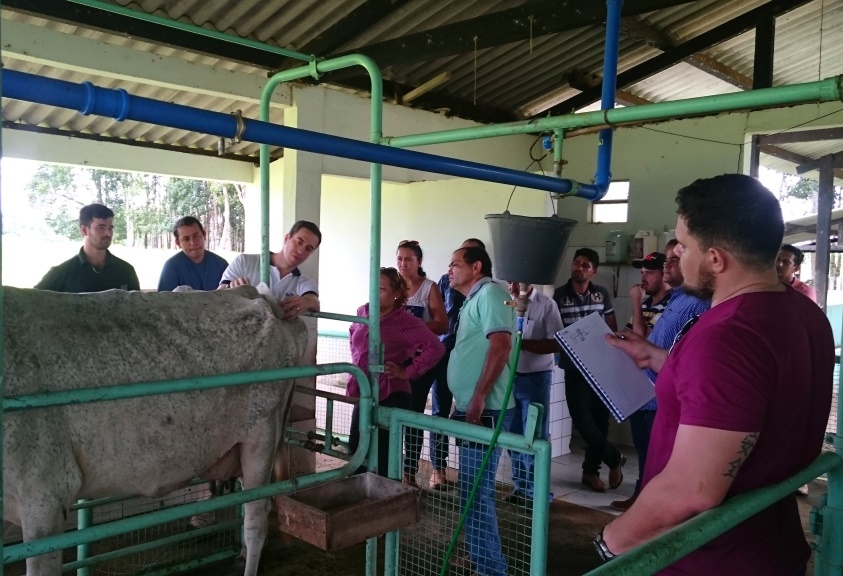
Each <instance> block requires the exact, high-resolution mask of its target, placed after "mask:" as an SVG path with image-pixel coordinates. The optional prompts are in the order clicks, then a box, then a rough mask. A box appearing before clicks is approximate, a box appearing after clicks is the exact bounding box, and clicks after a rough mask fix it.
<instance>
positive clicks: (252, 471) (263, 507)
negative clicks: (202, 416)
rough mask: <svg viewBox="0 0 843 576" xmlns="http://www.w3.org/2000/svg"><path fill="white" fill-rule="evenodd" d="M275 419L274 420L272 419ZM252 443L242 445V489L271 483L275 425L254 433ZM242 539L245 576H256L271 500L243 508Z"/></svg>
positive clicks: (250, 503)
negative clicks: (244, 552) (244, 551)
mask: <svg viewBox="0 0 843 576" xmlns="http://www.w3.org/2000/svg"><path fill="white" fill-rule="evenodd" d="M270 420H272V419H270ZM252 438H253V440H252V441H249V442H245V443H243V444H241V445H240V465H241V467H242V470H243V489H244V490H248V489H250V488H256V487H258V486H264V485H265V484H267V483H268V482H269V475H270V472H271V470H272V456H273V454H274V453H275V442H274V439H275V422H274V421H271V422H267V426H266V427H265V428H264V429H263V430H256V431H255V433H254V434H252ZM243 507H244V509H245V518H244V519H243V540H244V544H245V546H246V570H245V572H244V575H245V576H256V575H257V572H258V562H259V561H260V556H261V550H263V544H264V542H265V541H266V534H267V531H268V528H269V520H268V518H267V514H268V513H269V500H268V499H266V498H263V499H261V500H254V501H252V502H247V503H246V504H244V505H243Z"/></svg>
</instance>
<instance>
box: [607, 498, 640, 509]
mask: <svg viewBox="0 0 843 576" xmlns="http://www.w3.org/2000/svg"><path fill="white" fill-rule="evenodd" d="M636 498H638V496H632V497H631V498H627V499H626V500H615V501H614V502H612V503H611V504H609V506H611V507H612V508H614V509H615V510H620V511H621V512H626V511H627V510H629V508H630V507H631V506H632V504H633V502H635V499H636Z"/></svg>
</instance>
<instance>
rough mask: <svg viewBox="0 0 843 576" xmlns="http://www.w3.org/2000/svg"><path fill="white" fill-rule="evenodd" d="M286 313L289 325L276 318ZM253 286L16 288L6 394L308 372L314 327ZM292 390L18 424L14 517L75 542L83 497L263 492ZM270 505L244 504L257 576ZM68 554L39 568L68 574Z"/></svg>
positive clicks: (28, 533) (212, 393) (12, 457)
mask: <svg viewBox="0 0 843 576" xmlns="http://www.w3.org/2000/svg"><path fill="white" fill-rule="evenodd" d="M276 314H277V315H276ZM280 316H281V313H280V310H278V309H277V308H276V307H275V306H274V304H272V305H271V304H269V303H268V302H267V301H266V300H265V299H264V298H263V297H261V296H259V295H258V293H257V291H256V290H255V289H254V288H252V287H250V286H244V287H241V288H236V289H231V290H220V291H216V292H191V293H173V292H167V293H142V292H124V291H120V290H111V291H108V292H102V293H98V294H61V293H54V292H46V291H40V290H23V289H16V288H6V289H5V314H4V322H5V346H6V349H5V368H4V378H5V385H6V395H7V396H15V395H21V394H34V393H39V392H47V391H54V390H75V389H79V388H90V387H97V386H108V385H113V384H125V383H131V382H141V381H155V380H165V379H176V378H186V377H191V376H203V375H211V374H221V373H233V372H246V371H254V370H264V369H270V368H280V367H286V366H293V365H296V364H298V362H299V360H300V358H301V357H302V355H303V352H304V347H305V341H306V329H305V327H304V324H303V323H302V322H300V321H295V322H284V321H282V320H280V319H279V318H280ZM291 395H292V382H273V383H267V384H255V385H249V386H245V387H243V386H241V387H228V388H218V389H213V390H202V391H196V392H188V393H182V394H173V395H166V396H151V397H146V398H133V399H128V400H116V401H111V402H99V403H93V404H84V405H67V406H61V407H53V408H39V409H32V410H24V411H19V412H13V413H7V415H6V424H5V426H6V429H5V436H4V451H5V453H4V458H5V469H4V476H3V480H4V482H3V496H4V500H5V501H4V514H5V516H6V519H8V520H10V521H12V522H14V523H16V524H19V525H21V527H22V529H23V535H24V540H26V541H29V540H33V539H36V538H40V537H43V536H47V535H50V534H56V533H59V532H61V531H62V530H63V518H64V516H65V514H66V513H67V510H68V508H69V507H70V505H71V504H72V503H73V502H74V501H75V500H77V499H78V498H99V497H104V496H129V495H134V494H143V495H146V496H161V495H164V494H166V493H168V492H171V491H172V490H174V489H176V488H179V487H181V486H184V485H186V484H187V482H188V481H189V480H190V479H191V478H193V477H195V476H199V475H201V476H204V477H206V478H208V479H211V480H223V479H228V478H229V477H231V476H236V475H238V474H242V478H243V484H244V487H245V488H247V489H248V488H253V487H256V486H260V485H263V484H265V483H266V482H267V481H268V480H269V477H270V469H271V465H272V457H273V454H274V453H275V449H276V444H277V440H278V439H279V438H280V434H281V431H282V430H283V429H284V425H285V423H284V422H283V417H279V414H285V413H286V407H287V406H288V405H289V402H290V400H291ZM268 510H269V503H268V502H267V501H266V500H264V501H257V502H251V503H249V504H247V505H246V517H245V542H246V548H247V555H246V575H247V576H254V575H255V573H256V571H257V564H258V559H259V557H260V551H261V547H262V546H263V542H264V539H265V537H266V532H267V520H266V516H267V512H268ZM60 565H61V553H60V552H57V553H54V554H50V555H44V556H40V557H37V558H30V559H28V560H27V575H28V576H58V575H59V574H60V573H61V572H60Z"/></svg>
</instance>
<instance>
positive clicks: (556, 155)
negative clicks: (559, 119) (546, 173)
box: [553, 128, 565, 176]
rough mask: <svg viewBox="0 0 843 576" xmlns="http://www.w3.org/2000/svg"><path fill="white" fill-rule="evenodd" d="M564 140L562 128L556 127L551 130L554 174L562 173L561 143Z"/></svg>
mask: <svg viewBox="0 0 843 576" xmlns="http://www.w3.org/2000/svg"><path fill="white" fill-rule="evenodd" d="M564 140H565V131H564V130H560V129H559V128H557V129H556V130H554V131H553V172H554V174H556V176H560V175H561V174H562V143H563V141H564Z"/></svg>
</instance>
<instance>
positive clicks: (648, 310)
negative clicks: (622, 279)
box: [626, 252, 670, 336]
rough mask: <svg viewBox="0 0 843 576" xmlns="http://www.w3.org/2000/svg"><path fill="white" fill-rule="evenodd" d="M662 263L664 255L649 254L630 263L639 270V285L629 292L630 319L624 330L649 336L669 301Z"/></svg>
mask: <svg viewBox="0 0 843 576" xmlns="http://www.w3.org/2000/svg"><path fill="white" fill-rule="evenodd" d="M664 261H665V257H664V254H662V253H661V252H651V253H649V254H647V256H646V257H645V258H644V259H643V260H636V261H635V262H633V263H632V266H633V267H634V268H640V269H641V283H640V284H636V285H634V286H633V287H632V288H631V289H630V291H629V298H630V300H631V301H632V318H630V320H629V322H628V323H627V325H626V329H627V330H632V331H633V332H635V333H636V334H639V335H641V336H647V335H649V334H650V332H651V331H652V330H653V326H655V325H656V322H658V321H659V318H660V317H661V315H662V312H664V309H665V308H667V303H668V302H669V301H670V286H668V285H667V284H665V282H664V270H663V268H664Z"/></svg>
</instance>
